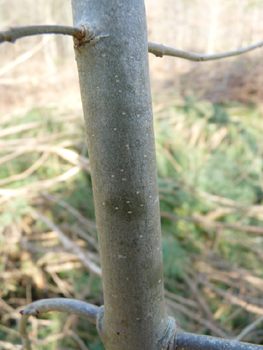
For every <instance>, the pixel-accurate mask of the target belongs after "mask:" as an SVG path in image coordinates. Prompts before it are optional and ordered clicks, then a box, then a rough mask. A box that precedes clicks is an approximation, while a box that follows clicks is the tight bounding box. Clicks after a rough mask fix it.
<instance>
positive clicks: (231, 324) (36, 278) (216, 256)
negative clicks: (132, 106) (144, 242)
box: [0, 0, 263, 350]
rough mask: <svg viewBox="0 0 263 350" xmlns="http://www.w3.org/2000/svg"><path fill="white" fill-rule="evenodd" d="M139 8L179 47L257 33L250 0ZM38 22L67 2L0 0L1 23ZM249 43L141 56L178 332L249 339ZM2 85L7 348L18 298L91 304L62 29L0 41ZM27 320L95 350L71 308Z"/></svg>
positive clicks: (83, 175) (182, 0)
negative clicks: (199, 59) (241, 51)
mask: <svg viewBox="0 0 263 350" xmlns="http://www.w3.org/2000/svg"><path fill="white" fill-rule="evenodd" d="M146 9H147V17H148V34H149V41H153V42H157V43H162V44H164V45H168V46H172V47H176V48H178V49H182V50H187V51H193V52H198V53H204V54H212V53H217V52H221V51H229V50H235V49H237V48H240V47H244V46H247V45H251V44H253V43H256V42H258V41H261V40H262V29H263V28H262V27H263V21H262V18H263V3H262V1H259V0H255V1H248V0H221V1H219V0H176V1H172V0H163V1H162V2H160V1H157V0H146ZM40 23H41V24H52V23H54V24H66V25H67V24H68V25H71V24H72V14H71V3H70V1H69V0H56V1H55V0H34V1H32V0H24V1H23V4H22V3H21V1H18V0H8V1H7V0H0V30H3V29H5V28H7V27H9V26H15V25H26V24H40ZM261 56H262V49H257V50H255V51H252V52H251V53H248V54H245V55H243V56H237V57H233V58H228V59H224V60H221V61H214V62H203V63H196V62H190V61H186V60H183V59H179V58H171V57H164V58H156V57H155V56H153V55H149V60H150V74H151V87H152V98H153V110H154V122H155V133H156V150H157V160H158V171H159V189H160V206H161V217H162V218H161V220H162V233H163V255H164V277H165V295H166V305H167V310H168V313H169V314H170V315H173V316H174V317H176V319H177V323H178V326H179V328H180V329H183V330H185V331H189V332H195V333H199V334H208V335H214V336H219V337H225V338H229V339H234V338H235V339H239V340H243V341H247V342H254V343H259V344H263V327H262V325H263V299H262V292H263V269H262V263H263V227H262V221H263V207H262V201H263V160H262V157H263V138H262V132H263V123H262V108H263V105H262V80H263V66H262V58H261ZM0 96H1V99H0V124H1V127H0V165H1V166H0V349H11V350H13V349H15V350H17V349H21V348H22V346H21V341H20V338H19V335H18V331H17V329H18V328H17V322H18V320H19V318H20V315H19V311H20V310H21V309H22V308H23V306H24V305H25V304H27V303H30V302H32V301H34V300H38V299H42V298H54V297H67V298H68V297H69V298H76V299H80V300H84V301H87V302H90V303H93V304H96V305H101V304H103V295H102V285H101V279H100V276H99V275H100V270H99V254H98V244H97V232H96V225H95V216H94V206H93V197H92V188H91V179H90V173H89V160H88V150H87V148H86V141H85V134H84V128H83V116H82V108H81V101H80V93H79V86H78V77H77V68H76V63H75V60H74V52H73V43H72V39H71V38H70V37H66V36H59V35H57V36H55V35H46V36H36V37H30V38H23V39H20V40H18V41H17V42H16V43H15V45H14V44H10V43H5V44H2V45H1V46H0ZM83 252H85V254H83ZM94 264H95V266H97V267H95V268H94ZM257 320H258V323H257V324H255V322H256V321H257ZM260 321H262V322H261V323H260ZM250 325H252V326H251V327H250V330H249V329H248V328H247V327H249V326H250ZM28 329H29V333H30V337H31V338H32V339H33V347H34V349H41V350H45V349H48V350H49V349H54V350H55V349H59V350H66V349H81V350H87V349H90V350H101V349H103V346H102V344H101V342H100V340H99V338H98V336H97V332H96V329H95V326H93V325H91V324H90V323H89V322H88V321H86V320H82V319H78V318H76V317H75V316H72V315H66V314H55V313H50V314H47V315H43V316H41V317H39V318H33V317H31V318H30V319H29V323H28ZM244 329H246V330H247V331H246V332H242V331H243V330H244Z"/></svg>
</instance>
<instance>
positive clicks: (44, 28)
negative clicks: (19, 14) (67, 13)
mask: <svg viewBox="0 0 263 350" xmlns="http://www.w3.org/2000/svg"><path fill="white" fill-rule="evenodd" d="M39 34H64V35H71V36H74V37H76V38H78V39H81V38H83V37H84V36H85V34H86V32H85V27H84V26H82V27H71V26H60V25H35V26H17V27H11V28H9V29H7V30H5V31H2V32H0V43H2V42H5V41H9V42H11V43H14V42H15V41H16V40H17V39H20V38H23V37H25V36H31V35H39Z"/></svg>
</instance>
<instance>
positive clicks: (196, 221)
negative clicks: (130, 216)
mask: <svg viewBox="0 0 263 350" xmlns="http://www.w3.org/2000/svg"><path fill="white" fill-rule="evenodd" d="M161 217H162V218H167V219H171V220H174V221H180V220H182V221H187V222H192V223H194V224H197V225H208V226H214V227H218V228H229V229H231V230H238V231H245V232H252V233H258V234H261V235H263V228H261V227H257V226H251V225H234V224H227V223H224V222H218V221H208V220H200V219H195V218H189V217H185V216H178V215H174V214H170V213H166V212H161Z"/></svg>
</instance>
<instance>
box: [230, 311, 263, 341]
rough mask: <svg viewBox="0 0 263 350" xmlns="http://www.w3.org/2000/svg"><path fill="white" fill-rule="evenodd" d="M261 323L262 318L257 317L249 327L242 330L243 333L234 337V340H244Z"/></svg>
mask: <svg viewBox="0 0 263 350" xmlns="http://www.w3.org/2000/svg"><path fill="white" fill-rule="evenodd" d="M262 321H263V316H261V317H259V318H258V319H257V320H256V321H254V322H252V323H251V324H250V325H248V326H247V327H246V328H244V329H243V331H242V332H241V333H239V334H238V335H237V336H236V337H235V340H242V339H244V337H245V336H246V335H248V334H249V333H250V332H251V331H253V330H254V329H255V328H256V327H257V326H258V325H259V324H260V323H261V322H262Z"/></svg>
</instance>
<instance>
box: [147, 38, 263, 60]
mask: <svg viewBox="0 0 263 350" xmlns="http://www.w3.org/2000/svg"><path fill="white" fill-rule="evenodd" d="M262 46H263V41H260V42H259V43H257V44H254V45H250V46H247V47H243V48H241V49H238V50H235V51H226V52H221V53H217V54H214V55H202V54H199V53H195V52H189V51H182V50H178V49H175V48H173V47H169V46H164V45H162V44H155V43H151V42H148V52H150V53H153V54H154V55H155V56H157V57H163V56H173V57H180V58H184V59H187V60H190V61H196V62H204V61H212V60H218V59H220V58H226V57H232V56H237V55H241V54H242V53H245V52H248V51H252V50H254V49H257V48H258V47H262Z"/></svg>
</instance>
